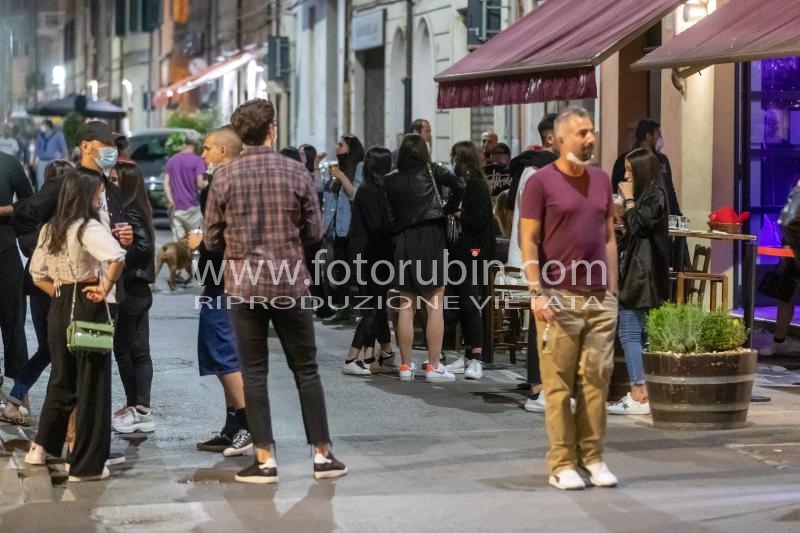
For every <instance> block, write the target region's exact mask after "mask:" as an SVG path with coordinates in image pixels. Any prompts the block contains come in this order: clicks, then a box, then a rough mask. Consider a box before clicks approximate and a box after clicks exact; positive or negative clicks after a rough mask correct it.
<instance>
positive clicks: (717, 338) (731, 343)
mask: <svg viewBox="0 0 800 533" xmlns="http://www.w3.org/2000/svg"><path fill="white" fill-rule="evenodd" d="M746 340H747V330H746V329H745V327H744V324H742V321H741V320H739V319H738V318H733V317H731V316H729V315H728V314H727V313H725V312H722V311H716V312H713V313H709V314H708V316H707V317H706V319H705V320H704V321H703V327H702V328H701V331H700V338H699V339H698V342H697V351H699V352H705V353H709V352H728V351H731V350H736V349H739V348H741V347H742V346H744V343H745V341H746Z"/></svg>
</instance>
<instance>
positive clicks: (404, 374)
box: [399, 361, 417, 381]
mask: <svg viewBox="0 0 800 533" xmlns="http://www.w3.org/2000/svg"><path fill="white" fill-rule="evenodd" d="M416 371H417V364H416V363H415V362H414V361H411V362H410V363H409V364H407V365H400V370H399V373H400V381H414V372H416Z"/></svg>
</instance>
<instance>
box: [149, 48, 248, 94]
mask: <svg viewBox="0 0 800 533" xmlns="http://www.w3.org/2000/svg"><path fill="white" fill-rule="evenodd" d="M260 54H263V50H262V49H260V48H256V49H253V50H249V51H247V52H242V53H241V54H236V55H234V56H231V57H229V58H226V59H223V60H222V61H218V62H216V63H213V64H211V65H209V66H207V67H206V68H204V69H203V70H201V71H199V72H197V73H196V74H193V75H192V76H189V77H187V78H184V79H182V80H181V81H178V82H176V83H173V84H172V85H170V86H168V87H162V88H161V89H159V90H158V91H156V95H155V98H154V99H153V102H154V103H155V105H157V106H165V105H167V103H168V102H169V99H170V98H172V97H173V96H177V95H180V94H183V93H185V92H188V91H191V90H192V89H196V88H197V87H200V86H201V85H204V84H206V83H209V82H212V81H214V80H216V79H217V78H221V77H222V76H224V75H225V74H226V73H228V72H231V71H233V70H236V69H239V68H241V67H243V66H245V65H247V64H248V63H249V62H250V61H253V60H255V59H257V58H258V57H259V55H260Z"/></svg>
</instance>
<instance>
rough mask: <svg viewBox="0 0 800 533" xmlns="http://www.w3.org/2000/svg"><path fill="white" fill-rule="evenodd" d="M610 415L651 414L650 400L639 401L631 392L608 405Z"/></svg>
mask: <svg viewBox="0 0 800 533" xmlns="http://www.w3.org/2000/svg"><path fill="white" fill-rule="evenodd" d="M608 414H610V415H649V414H650V402H637V401H636V400H634V399H633V397H632V396H631V393H630V392H629V393H628V394H626V395H625V396H623V397H622V398H620V399H619V400H617V401H616V402H614V403H612V404H609V405H608Z"/></svg>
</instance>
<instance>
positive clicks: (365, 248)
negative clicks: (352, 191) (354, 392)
mask: <svg viewBox="0 0 800 533" xmlns="http://www.w3.org/2000/svg"><path fill="white" fill-rule="evenodd" d="M391 170H392V153H391V152H390V151H389V150H387V149H386V148H370V149H369V151H367V154H366V156H364V182H363V183H362V184H361V187H359V188H358V192H356V197H355V200H353V219H352V221H351V223H350V260H351V261H359V262H358V263H356V264H358V265H360V268H362V269H363V270H362V271H361V275H360V276H356V281H357V282H359V288H360V291H359V292H360V294H359V295H360V296H361V297H363V298H364V300H363V302H364V305H363V306H362V305H359V307H361V308H362V309H363V310H364V314H363V316H362V318H361V321H360V322H359V323H358V327H356V331H355V334H354V335H353V342H351V343H350V350H349V351H348V353H347V359H345V362H344V367H343V368H342V373H344V374H350V375H355V376H369V375H370V374H372V372H376V373H379V372H396V371H397V366H396V365H395V363H394V353H392V337H391V333H390V332H389V319H388V318H387V316H386V292H387V290H388V288H389V284H390V283H391V268H390V265H391V262H392V260H393V259H394V245H393V244H392V238H391V235H390V233H389V231H388V228H387V226H386V212H387V210H388V204H387V200H386V194H384V191H383V178H384V176H385V175H386V174H388V173H389V171H391ZM354 275H355V274H354ZM361 280H364V281H365V282H364V283H363V284H362V283H360V281H361ZM360 303H361V302H359V304H360ZM376 339H377V340H378V342H379V343H380V345H381V347H380V349H381V353H380V354H379V355H378V357H375V356H374V348H375V340H376ZM362 350H363V354H364V359H363V360H362V359H360V358H359V356H360V355H361V353H362ZM367 365H369V366H367Z"/></svg>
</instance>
